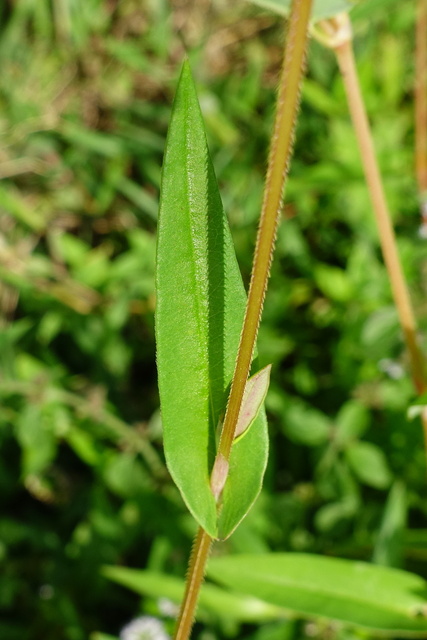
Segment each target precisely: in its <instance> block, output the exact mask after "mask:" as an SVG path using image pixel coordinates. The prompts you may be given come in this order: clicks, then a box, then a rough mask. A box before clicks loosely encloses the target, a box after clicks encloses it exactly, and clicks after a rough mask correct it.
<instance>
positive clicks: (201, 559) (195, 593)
mask: <svg viewBox="0 0 427 640" xmlns="http://www.w3.org/2000/svg"><path fill="white" fill-rule="evenodd" d="M211 546H212V538H211V537H210V536H209V535H208V534H207V533H206V531H204V530H203V529H202V528H201V527H199V529H198V531H197V534H196V537H195V539H194V543H193V548H192V550H191V556H190V561H189V564H188V572H187V582H186V585H185V593H184V598H183V601H182V606H181V610H180V612H179V616H178V622H177V626H176V631H175V635H174V639H175V640H187V639H188V638H189V637H190V633H191V628H192V626H193V621H194V615H195V612H196V607H197V601H198V599H199V592H200V587H201V585H202V582H203V578H204V575H205V567H206V563H207V561H208V557H209V552H210V549H211Z"/></svg>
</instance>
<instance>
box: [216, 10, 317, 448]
mask: <svg viewBox="0 0 427 640" xmlns="http://www.w3.org/2000/svg"><path fill="white" fill-rule="evenodd" d="M311 4H312V0H294V2H293V3H292V11H291V16H290V20H289V26H288V33H287V38H286V47H285V57H284V63H283V70H282V75H281V79H280V85H279V93H278V97H277V111H276V121H275V126H274V133H273V137H272V143H271V148H270V154H269V159H268V169H267V177H266V183H265V189H264V199H263V204H262V210H261V217H260V223H259V227H258V234H257V240H256V246H255V255H254V262H253V267H252V276H251V282H250V285H249V294H248V302H247V306H246V314H245V319H244V322H243V329H242V334H241V336H240V345H239V350H238V355H237V361H236V367H235V370H234V376H233V381H232V384H231V390H230V397H229V400H228V405H227V411H226V414H225V418H224V426H223V429H222V433H221V439H220V443H219V448H218V451H219V453H221V454H222V455H223V456H224V458H225V459H226V460H228V459H229V457H230V451H231V446H232V444H233V439H234V432H235V429H236V424H237V419H238V417H239V411H240V405H241V403H242V397H243V392H244V389H245V385H246V380H247V379H248V375H249V369H250V366H251V362H252V355H253V351H254V345H255V341H256V336H257V333H258V327H259V323H260V319H261V313H262V307H263V303H264V298H265V293H266V290H267V283H268V277H269V272H270V265H271V261H272V257H273V251H274V242H275V238H276V231H277V226H278V223H279V217H280V211H281V205H282V197H283V192H284V187H285V180H286V175H287V171H288V167H289V161H290V158H291V155H292V149H293V141H294V133H295V124H296V119H297V114H298V107H299V100H300V89H301V82H302V78H303V72H304V62H305V51H306V45H307V30H308V22H309V18H310V13H311Z"/></svg>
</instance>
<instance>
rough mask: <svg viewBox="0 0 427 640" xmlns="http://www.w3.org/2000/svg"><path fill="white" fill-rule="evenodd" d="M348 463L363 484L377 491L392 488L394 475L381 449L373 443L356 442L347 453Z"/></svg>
mask: <svg viewBox="0 0 427 640" xmlns="http://www.w3.org/2000/svg"><path fill="white" fill-rule="evenodd" d="M345 454H346V458H347V461H348V463H349V465H350V467H351V468H352V470H353V472H354V473H355V474H356V476H357V477H358V478H359V480H360V481H361V482H364V483H365V484H367V485H369V486H370V487H374V488H375V489H386V488H387V487H388V486H390V483H391V479H392V475H391V471H390V469H389V467H388V464H387V459H386V457H385V455H384V453H383V452H382V451H381V449H380V448H379V447H377V446H376V445H375V444H372V443H371V442H355V443H354V444H352V445H351V446H349V447H348V448H347V449H346V451H345Z"/></svg>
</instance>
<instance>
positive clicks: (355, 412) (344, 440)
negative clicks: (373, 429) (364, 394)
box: [335, 400, 369, 447]
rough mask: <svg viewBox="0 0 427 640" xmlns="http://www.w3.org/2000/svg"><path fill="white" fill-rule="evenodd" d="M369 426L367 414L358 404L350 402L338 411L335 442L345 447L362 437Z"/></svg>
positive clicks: (353, 401) (364, 408)
mask: <svg viewBox="0 0 427 640" xmlns="http://www.w3.org/2000/svg"><path fill="white" fill-rule="evenodd" d="M368 425H369V412H368V410H367V409H366V407H364V406H363V405H362V404H360V402H357V401H355V400H350V401H349V402H346V403H345V405H344V406H343V407H342V408H341V409H340V412H339V413H338V415H337V418H336V431H335V442H336V443H337V444H338V445H339V446H341V447H345V446H346V445H347V444H348V443H349V442H351V441H352V440H355V439H356V438H359V437H360V436H361V435H363V434H364V433H365V431H366V429H367V428H368Z"/></svg>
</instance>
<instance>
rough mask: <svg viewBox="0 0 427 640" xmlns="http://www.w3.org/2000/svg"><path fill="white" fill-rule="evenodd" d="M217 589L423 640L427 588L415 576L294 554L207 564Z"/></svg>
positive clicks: (240, 557)
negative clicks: (222, 588) (216, 583)
mask: <svg viewBox="0 0 427 640" xmlns="http://www.w3.org/2000/svg"><path fill="white" fill-rule="evenodd" d="M208 575H209V577H211V578H213V579H214V580H216V581H217V582H219V583H220V584H223V585H225V586H228V587H231V588H233V589H236V590H237V591H239V592H241V593H247V594H250V595H252V596H254V597H256V598H261V599H263V600H265V601H266V602H270V603H271V604H275V605H277V606H279V607H285V608H286V609H288V610H289V611H290V612H293V613H296V614H299V615H301V616H308V617H316V618H317V617H318V618H328V619H332V620H338V621H342V622H344V623H348V624H350V625H356V626H360V627H364V628H368V629H370V630H372V631H376V632H381V634H383V635H388V636H394V637H396V636H407V637H412V636H420V637H426V636H427V617H426V607H427V584H426V582H425V581H424V580H423V579H422V578H420V577H419V576H416V575H415V574H412V573H408V572H405V571H400V570H398V569H390V568H386V567H379V566H377V565H370V564H367V563H364V562H353V561H350V560H341V559H337V558H325V557H321V556H315V555H308V554H299V553H270V554H260V555H243V554H242V555H238V556H232V557H229V556H228V557H223V558H215V559H212V560H211V561H210V563H209V567H208Z"/></svg>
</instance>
